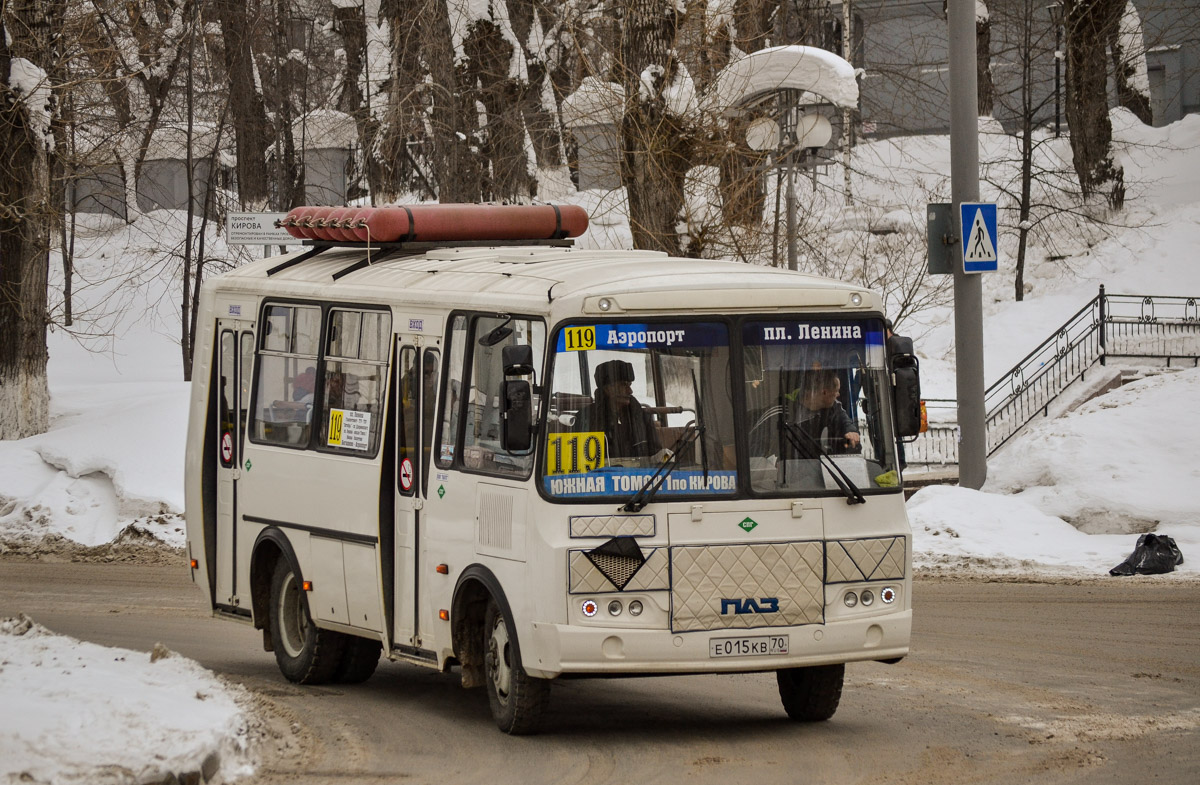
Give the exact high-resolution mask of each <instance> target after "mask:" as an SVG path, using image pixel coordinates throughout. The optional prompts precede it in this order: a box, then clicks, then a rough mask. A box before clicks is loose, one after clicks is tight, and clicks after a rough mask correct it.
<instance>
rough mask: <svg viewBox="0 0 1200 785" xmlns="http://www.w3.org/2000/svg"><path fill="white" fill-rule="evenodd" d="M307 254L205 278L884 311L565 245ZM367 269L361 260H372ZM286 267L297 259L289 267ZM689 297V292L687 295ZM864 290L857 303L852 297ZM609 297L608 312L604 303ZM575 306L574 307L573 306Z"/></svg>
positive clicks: (683, 264)
mask: <svg viewBox="0 0 1200 785" xmlns="http://www.w3.org/2000/svg"><path fill="white" fill-rule="evenodd" d="M313 250H314V249H312V248H309V249H305V250H303V251H298V252H296V253H292V254H287V255H284V256H277V257H274V258H269V259H262V260H259V261H255V262H251V263H249V264H246V265H243V266H241V267H238V268H236V269H234V270H232V271H230V272H228V273H226V274H224V275H222V276H220V277H218V278H215V279H212V280H210V281H209V282H208V284H207V285H208V286H211V287H213V288H214V289H215V290H217V291H228V292H240V293H252V294H256V295H273V296H295V297H319V298H321V299H326V300H346V301H361V302H372V303H374V302H381V303H388V302H395V301H397V300H402V301H404V302H409V303H413V304H428V305H430V306H434V307H442V308H454V307H464V308H486V309H493V310H498V311H519V312H528V313H547V312H549V311H550V310H551V309H552V308H555V307H556V306H558V305H561V306H563V307H564V308H568V309H574V310H577V311H581V312H584V313H588V312H596V313H606V314H607V315H618V314H623V313H624V314H636V313H640V312H647V311H659V312H670V311H671V310H672V309H673V307H672V306H673V302H674V303H678V305H677V307H678V308H681V309H685V310H687V311H688V312H689V313H697V312H699V313H703V312H714V313H727V312H737V311H745V310H764V309H767V310H770V309H775V308H795V309H797V310H803V309H807V308H822V309H825V310H828V309H843V308H844V309H847V310H853V311H858V312H861V311H875V312H882V302H881V300H880V299H879V297H878V295H877V294H875V293H874V292H872V291H870V290H869V289H867V288H865V287H863V286H857V285H854V284H850V283H845V282H840V281H836V280H833V279H830V278H823V277H820V276H815V275H810V274H806V273H798V272H791V271H788V270H781V269H778V268H772V267H762V266H757V265H752V264H745V263H741V262H732V261H724V260H709V259H688V258H679V257H671V256H668V255H666V254H664V253H660V252H657V251H639V250H632V251H631V250H587V249H580V248H575V247H570V246H562V245H552V246H546V245H542V246H539V245H509V246H488V247H482V246H471V247H461V246H459V247H433V248H427V249H421V250H419V251H418V250H410V249H407V248H403V247H401V248H376V249H374V250H372V251H370V252H368V250H367V249H366V248H365V247H363V246H349V247H339V246H335V247H329V248H326V249H324V250H322V251H321V252H320V253H318V254H316V255H313V256H311V258H307V259H303V260H302V261H298V262H296V260H298V259H300V258H301V257H302V256H303V255H304V254H306V253H312V251H313ZM368 257H369V261H370V263H369V264H365V263H366V262H367V261H368ZM288 262H294V263H292V264H290V265H287V263H288ZM685 293H686V294H685ZM855 294H858V295H859V299H858V302H857V303H855V302H854V300H853V299H852V297H853V295H855ZM600 299H607V300H608V301H609V302H608V307H607V308H605V309H602V308H601V307H600V306H599V300H600ZM572 301H573V302H572Z"/></svg>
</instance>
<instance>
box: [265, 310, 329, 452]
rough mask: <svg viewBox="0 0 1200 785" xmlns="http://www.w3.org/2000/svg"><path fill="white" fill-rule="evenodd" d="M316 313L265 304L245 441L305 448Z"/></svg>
mask: <svg viewBox="0 0 1200 785" xmlns="http://www.w3.org/2000/svg"><path fill="white" fill-rule="evenodd" d="M320 330H321V309H320V308H318V307H316V306H300V305H269V306H267V309H266V312H265V317H264V319H263V329H262V333H261V335H262V339H261V345H260V349H259V360H258V378H257V387H256V392H255V401H254V429H253V431H252V432H251V439H252V440H253V441H257V442H266V443H268V444H282V445H288V446H293V447H297V446H298V447H304V446H307V445H308V442H309V437H310V435H311V433H312V407H313V397H314V392H315V390H316V375H317V348H318V346H319V345H320V343H319V342H320Z"/></svg>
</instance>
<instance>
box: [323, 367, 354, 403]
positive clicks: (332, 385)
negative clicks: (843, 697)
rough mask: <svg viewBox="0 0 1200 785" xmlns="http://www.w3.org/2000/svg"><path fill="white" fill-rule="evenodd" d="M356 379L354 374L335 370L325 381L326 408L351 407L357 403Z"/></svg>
mask: <svg viewBox="0 0 1200 785" xmlns="http://www.w3.org/2000/svg"><path fill="white" fill-rule="evenodd" d="M358 401H359V395H358V379H357V378H355V376H354V374H351V373H341V372H339V371H335V372H333V373H331V374H329V378H328V379H327V380H326V382H325V408H326V409H353V408H355V407H356V406H357V405H358Z"/></svg>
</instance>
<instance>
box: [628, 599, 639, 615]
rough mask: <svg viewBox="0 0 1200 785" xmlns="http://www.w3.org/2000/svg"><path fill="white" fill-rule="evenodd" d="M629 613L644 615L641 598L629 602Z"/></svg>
mask: <svg viewBox="0 0 1200 785" xmlns="http://www.w3.org/2000/svg"><path fill="white" fill-rule="evenodd" d="M629 615H630V616H641V615H642V602H641V600H634V601H633V602H631V603H629Z"/></svg>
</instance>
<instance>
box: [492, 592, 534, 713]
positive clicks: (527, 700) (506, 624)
mask: <svg viewBox="0 0 1200 785" xmlns="http://www.w3.org/2000/svg"><path fill="white" fill-rule="evenodd" d="M513 636H514V633H513V630H512V624H511V622H510V621H509V620H508V619H507V618H506V617H505V614H504V612H503V611H502V610H501V609H500V606H499V605H498V604H497V603H496V600H495V599H489V600H488V606H487V613H486V615H485V616H484V625H483V660H484V670H485V672H486V678H485V681H486V683H487V693H488V704H489V705H490V706H491V708H492V716H493V717H494V718H495V720H496V725H497V726H499V728H500V730H502V731H504V732H505V733H509V734H512V735H514V736H520V735H524V734H528V733H536V732H537V729H538V725H539V724H540V722H541V718H542V713H543V711H545V708H546V704H547V702H548V701H549V698H550V682H549V681H547V680H545V679H536V678H534V677H532V676H530V675H529V674H527V673H525V669H524V668H523V667H521V657H520V654H518V652H517V646H516V641H515V639H514V637H513Z"/></svg>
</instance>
